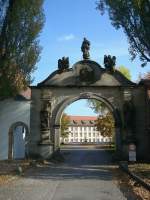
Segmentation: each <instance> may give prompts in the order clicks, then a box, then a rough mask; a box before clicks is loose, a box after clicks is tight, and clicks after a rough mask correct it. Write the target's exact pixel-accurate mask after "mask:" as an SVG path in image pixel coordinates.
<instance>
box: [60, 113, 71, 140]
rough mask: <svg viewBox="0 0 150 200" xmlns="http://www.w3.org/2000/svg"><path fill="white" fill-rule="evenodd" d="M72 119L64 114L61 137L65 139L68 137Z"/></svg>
mask: <svg viewBox="0 0 150 200" xmlns="http://www.w3.org/2000/svg"><path fill="white" fill-rule="evenodd" d="M69 123H70V119H69V117H68V116H67V114H65V113H64V114H63V115H62V118H61V137H62V138H63V139H64V138H66V137H68V134H69V132H68V127H69Z"/></svg>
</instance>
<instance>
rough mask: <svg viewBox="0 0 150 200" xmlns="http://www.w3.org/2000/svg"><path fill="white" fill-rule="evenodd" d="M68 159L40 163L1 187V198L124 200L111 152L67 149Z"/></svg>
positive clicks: (17, 199)
mask: <svg viewBox="0 0 150 200" xmlns="http://www.w3.org/2000/svg"><path fill="white" fill-rule="evenodd" d="M62 153H63V155H64V157H65V162H64V163H62V164H50V165H48V166H40V165H39V166H38V167H37V168H32V169H30V170H28V172H27V173H26V174H25V176H24V177H23V178H19V179H18V180H17V181H14V182H12V183H11V184H8V185H4V186H1V187H0V200H125V199H126V198H125V197H124V196H123V194H122V192H121V191H120V190H119V188H118V187H117V185H116V184H115V182H114V181H113V175H112V172H111V170H110V169H111V164H112V163H111V154H110V153H109V152H108V151H104V150H102V149H95V148H91V147H87V148H84V149H82V148H80V149H79V148H74V149H72V148H68V149H63V150H62Z"/></svg>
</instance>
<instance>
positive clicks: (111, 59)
mask: <svg viewBox="0 0 150 200" xmlns="http://www.w3.org/2000/svg"><path fill="white" fill-rule="evenodd" d="M115 65H116V57H115V56H111V55H108V56H107V55H104V66H105V69H106V70H107V71H108V72H110V73H113V72H114V71H115Z"/></svg>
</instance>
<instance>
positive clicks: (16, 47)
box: [0, 0, 44, 96]
mask: <svg viewBox="0 0 150 200" xmlns="http://www.w3.org/2000/svg"><path fill="white" fill-rule="evenodd" d="M3 2H6V1H2V3H1V4H0V12H2V8H3V9H4V10H5V11H3V17H1V18H0V21H1V24H2V25H1V27H0V85H1V87H0V96H12V95H15V94H16V93H18V92H19V91H20V90H22V89H24V88H25V87H26V86H27V84H30V83H31V81H32V79H31V74H32V72H33V71H34V70H35V69H36V67H35V65H36V62H37V61H38V59H39V54H40V51H41V47H40V46H39V41H38V36H39V33H40V31H41V29H42V27H43V23H44V16H43V9H42V5H43V0H30V1H29V0H19V1H18V0H8V3H7V5H6V4H4V3H3Z"/></svg>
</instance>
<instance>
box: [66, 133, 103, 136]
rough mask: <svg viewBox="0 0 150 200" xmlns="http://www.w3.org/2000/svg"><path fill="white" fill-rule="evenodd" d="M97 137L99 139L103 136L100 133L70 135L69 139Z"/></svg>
mask: <svg viewBox="0 0 150 200" xmlns="http://www.w3.org/2000/svg"><path fill="white" fill-rule="evenodd" d="M79 136H80V137H91V136H92V137H95V136H97V137H99V136H101V134H100V133H92V134H91V133H79V134H78V133H70V134H69V137H79Z"/></svg>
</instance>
